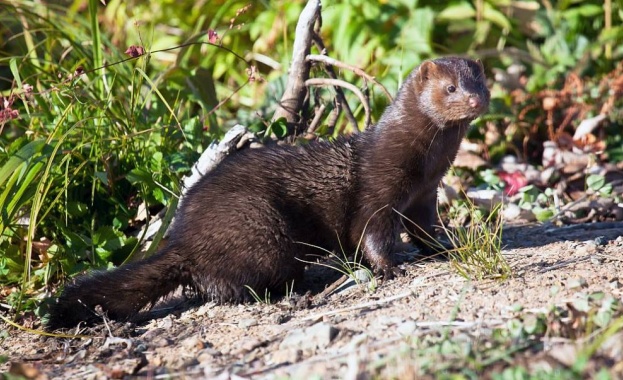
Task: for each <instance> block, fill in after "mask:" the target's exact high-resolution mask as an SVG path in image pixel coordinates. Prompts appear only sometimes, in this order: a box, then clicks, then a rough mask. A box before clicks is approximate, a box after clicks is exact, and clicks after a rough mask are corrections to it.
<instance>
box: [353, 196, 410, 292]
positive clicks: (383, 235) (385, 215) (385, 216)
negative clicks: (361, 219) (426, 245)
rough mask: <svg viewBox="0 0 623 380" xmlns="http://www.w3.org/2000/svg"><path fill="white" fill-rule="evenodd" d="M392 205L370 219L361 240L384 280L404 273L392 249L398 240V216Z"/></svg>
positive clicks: (365, 252) (364, 249)
mask: <svg viewBox="0 0 623 380" xmlns="http://www.w3.org/2000/svg"><path fill="white" fill-rule="evenodd" d="M396 216H397V214H396V213H395V212H393V209H392V208H391V207H385V208H384V209H382V210H379V211H378V212H376V213H375V214H374V215H373V216H372V217H370V218H369V219H368V223H367V225H366V226H365V231H364V232H363V240H362V242H361V245H362V248H363V252H364V256H365V258H366V260H367V261H368V262H369V263H370V265H372V267H373V269H374V271H375V272H376V273H380V274H381V275H382V276H383V279H384V280H389V279H392V278H393V277H395V276H397V275H402V274H404V273H403V271H402V270H401V269H400V268H398V267H397V266H396V262H395V261H394V257H393V253H392V249H393V247H394V244H395V242H396V235H397V226H398V218H397V217H396Z"/></svg>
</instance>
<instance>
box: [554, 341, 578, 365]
mask: <svg viewBox="0 0 623 380" xmlns="http://www.w3.org/2000/svg"><path fill="white" fill-rule="evenodd" d="M549 355H550V356H551V357H553V358H554V359H556V360H558V361H559V362H560V363H562V364H564V365H566V366H568V367H571V366H573V365H574V364H575V362H576V360H577V356H578V349H577V347H576V346H575V345H574V344H563V345H560V346H557V347H553V348H552V349H551V350H550V352H549Z"/></svg>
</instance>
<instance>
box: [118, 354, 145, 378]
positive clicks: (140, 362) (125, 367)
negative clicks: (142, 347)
mask: <svg viewBox="0 0 623 380" xmlns="http://www.w3.org/2000/svg"><path fill="white" fill-rule="evenodd" d="M146 364H147V359H146V358H145V357H144V356H141V357H139V358H132V359H123V360H119V361H117V362H115V364H114V365H113V366H112V369H111V370H110V373H109V376H110V377H111V378H113V379H123V378H125V377H127V376H128V375H134V374H135V373H137V372H138V371H139V370H140V369H141V368H143V367H144V366H145V365H146Z"/></svg>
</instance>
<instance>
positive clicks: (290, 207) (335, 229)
mask: <svg viewBox="0 0 623 380" xmlns="http://www.w3.org/2000/svg"><path fill="white" fill-rule="evenodd" d="M356 139H357V137H352V138H349V139H346V138H339V139H338V140H337V141H334V142H331V143H329V142H322V141H317V142H311V143H309V144H308V145H304V146H271V147H267V148H259V149H248V150H244V151H240V152H237V153H236V154H235V155H232V156H229V157H227V158H226V159H225V160H224V161H223V162H221V163H220V164H219V165H218V166H217V167H216V168H215V169H214V170H213V171H212V172H210V173H209V174H208V175H206V176H204V177H202V178H201V179H200V180H199V181H198V182H197V183H196V184H195V185H194V186H193V187H192V188H190V189H189V191H188V193H187V194H186V196H185V199H184V202H183V203H182V206H181V209H180V210H179V211H178V213H177V215H178V221H176V223H175V226H174V231H173V232H172V234H171V239H172V243H174V244H175V243H179V244H180V245H185V246H187V245H188V242H189V241H193V240H197V239H201V240H203V241H205V242H206V243H209V245H210V246H211V247H214V245H218V244H219V243H221V242H222V240H223V239H224V237H226V236H231V235H232V234H233V235H237V238H238V239H241V240H240V241H239V243H237V244H240V248H241V249H242V248H243V247H244V246H245V245H247V246H248V245H253V244H254V243H256V242H255V241H252V240H248V241H247V240H246V239H244V235H243V234H242V235H241V234H239V233H238V230H239V229H241V228H242V229H244V228H245V226H244V225H240V223H248V225H247V226H246V227H247V228H249V229H262V228H264V227H266V228H267V227H268V226H261V225H260V226H258V225H256V224H255V223H256V221H262V222H261V223H270V222H274V223H282V222H285V223H286V224H287V225H288V226H287V228H288V229H289V231H288V232H289V234H290V235H291V237H292V238H293V239H295V240H299V241H301V242H305V243H308V244H314V245H318V246H321V247H323V248H327V249H333V248H338V247H339V246H340V244H345V245H348V244H347V243H348V242H345V241H338V240H340V239H342V237H343V236H345V234H344V231H346V230H347V229H348V225H347V224H348V219H349V218H348V215H347V213H348V210H349V208H350V206H351V202H352V199H353V191H354V186H353V182H354V174H355V169H354V165H353V163H354V161H355V159H354V155H355V153H354V149H353V145H354V142H355V140H356ZM271 212H274V214H275V215H279V216H280V217H283V220H274V221H270V220H267V219H266V214H270V213H271ZM259 214H263V215H259ZM280 219H281V218H280ZM338 233H339V235H338ZM228 244H231V243H228ZM260 244H270V241H266V240H262V241H261V242H260ZM197 248H199V247H196V248H194V249H195V250H196V251H198V252H201V251H202V250H201V249H197ZM215 251H216V252H218V250H214V249H212V250H211V251H210V252H215ZM228 252H232V250H231V249H228ZM318 253H319V254H320V252H318ZM199 254H201V253H199ZM203 254H204V255H210V254H211V253H209V252H207V251H206V252H205V253H203ZM201 259H203V257H202V258H201ZM230 259H235V258H233V257H232V258H230Z"/></svg>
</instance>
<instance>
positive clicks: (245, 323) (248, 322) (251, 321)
mask: <svg viewBox="0 0 623 380" xmlns="http://www.w3.org/2000/svg"><path fill="white" fill-rule="evenodd" d="M251 326H257V319H255V318H244V319H241V320H239V321H238V327H240V328H241V329H248V328H249V327H251Z"/></svg>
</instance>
